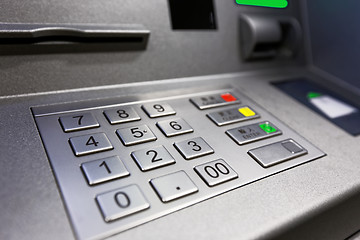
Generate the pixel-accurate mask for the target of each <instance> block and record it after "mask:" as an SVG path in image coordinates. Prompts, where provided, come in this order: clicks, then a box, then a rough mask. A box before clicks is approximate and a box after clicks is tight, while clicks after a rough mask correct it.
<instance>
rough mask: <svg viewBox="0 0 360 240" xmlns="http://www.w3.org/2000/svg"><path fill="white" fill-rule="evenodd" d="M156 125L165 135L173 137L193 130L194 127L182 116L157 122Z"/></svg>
mask: <svg viewBox="0 0 360 240" xmlns="http://www.w3.org/2000/svg"><path fill="white" fill-rule="evenodd" d="M156 125H157V126H158V127H159V128H160V130H161V131H162V132H163V133H164V134H165V136H167V137H173V136H177V135H181V134H185V133H191V132H193V131H194V129H193V128H192V127H191V126H190V125H189V124H188V123H187V122H185V120H184V119H182V118H175V119H171V120H165V121H161V122H157V123H156Z"/></svg>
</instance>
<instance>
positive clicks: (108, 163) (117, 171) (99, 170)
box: [81, 156, 130, 185]
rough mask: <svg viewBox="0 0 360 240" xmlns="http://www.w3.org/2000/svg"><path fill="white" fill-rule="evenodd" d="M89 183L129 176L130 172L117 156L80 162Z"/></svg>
mask: <svg viewBox="0 0 360 240" xmlns="http://www.w3.org/2000/svg"><path fill="white" fill-rule="evenodd" d="M81 168H82V170H83V171H84V173H85V176H86V179H87V180H88V183H89V185H94V184H98V183H102V182H105V181H109V180H113V179H117V178H121V177H125V176H129V175H130V173H129V172H128V170H127V169H126V167H125V166H124V164H123V162H122V161H121V160H120V158H119V157H118V156H113V157H108V158H103V159H98V160H95V161H91V162H86V163H83V164H81Z"/></svg>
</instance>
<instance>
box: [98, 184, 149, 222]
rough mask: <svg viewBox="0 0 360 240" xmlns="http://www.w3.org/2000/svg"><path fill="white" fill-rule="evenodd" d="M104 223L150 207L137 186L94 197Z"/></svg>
mask: <svg viewBox="0 0 360 240" xmlns="http://www.w3.org/2000/svg"><path fill="white" fill-rule="evenodd" d="M96 200H97V202H98V204H99V207H100V210H101V213H102V215H103V217H104V220H105V221H106V222H110V221H113V220H116V219H119V218H122V217H125V216H128V215H130V214H134V213H137V212H140V211H143V210H145V209H147V208H149V207H150V204H149V203H148V202H147V200H146V199H145V197H144V195H143V194H142V192H141V191H140V189H139V187H138V186H137V185H130V186H127V187H123V188H119V189H117V190H114V191H111V192H107V193H103V194H100V195H98V196H97V197H96Z"/></svg>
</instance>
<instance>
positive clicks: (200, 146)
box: [174, 137, 214, 160]
mask: <svg viewBox="0 0 360 240" xmlns="http://www.w3.org/2000/svg"><path fill="white" fill-rule="evenodd" d="M174 146H175V148H176V149H177V150H178V151H179V152H180V153H181V155H182V156H183V157H184V158H185V159H187V160H189V159H193V158H196V157H201V156H204V155H208V154H211V153H214V150H213V149H212V148H211V147H210V146H209V144H207V143H206V142H205V140H204V139H202V138H201V137H197V138H193V139H189V140H185V141H181V142H176V143H174Z"/></svg>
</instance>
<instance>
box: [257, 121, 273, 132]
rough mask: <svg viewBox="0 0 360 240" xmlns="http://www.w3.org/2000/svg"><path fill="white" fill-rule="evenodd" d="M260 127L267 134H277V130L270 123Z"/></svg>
mask: <svg viewBox="0 0 360 240" xmlns="http://www.w3.org/2000/svg"><path fill="white" fill-rule="evenodd" d="M259 127H260V128H261V129H262V130H264V131H265V132H266V133H272V132H276V128H274V127H273V126H271V125H270V124H269V123H264V124H260V125H259Z"/></svg>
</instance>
